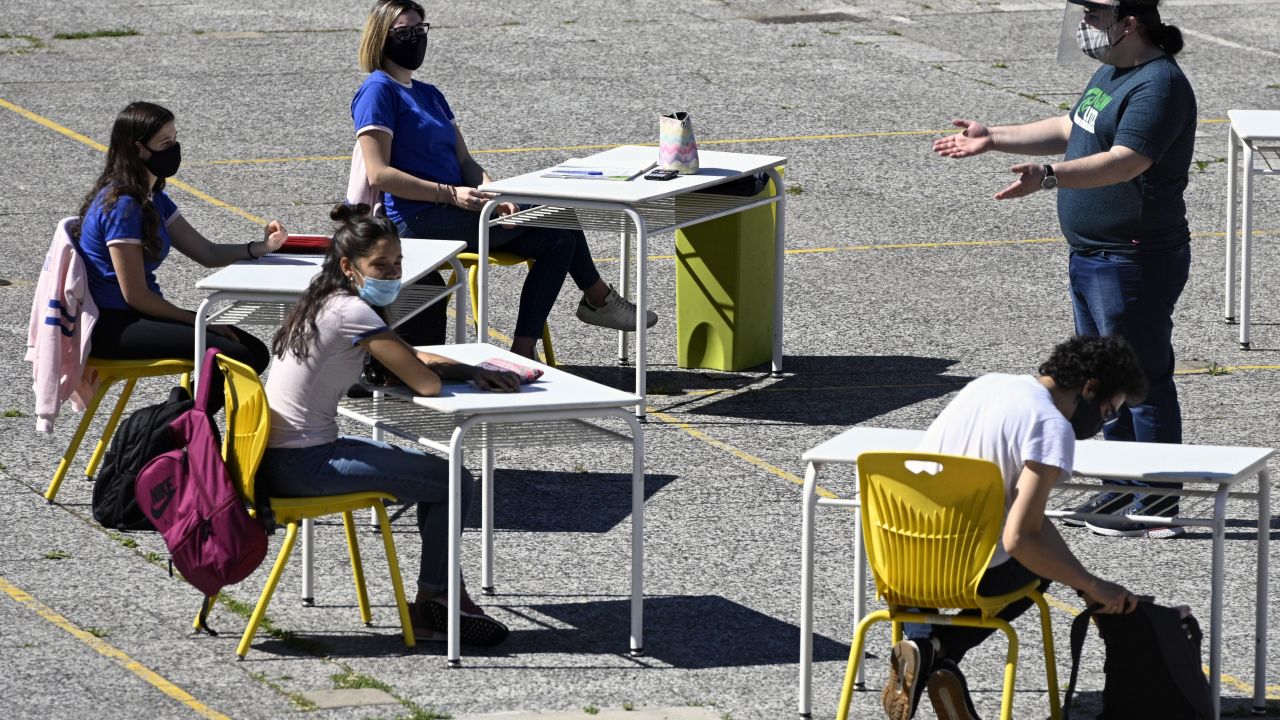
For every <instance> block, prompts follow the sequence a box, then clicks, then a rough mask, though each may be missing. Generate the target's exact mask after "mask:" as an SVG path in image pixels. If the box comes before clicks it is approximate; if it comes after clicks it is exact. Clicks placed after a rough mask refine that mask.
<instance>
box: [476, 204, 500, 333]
mask: <svg viewBox="0 0 1280 720" xmlns="http://www.w3.org/2000/svg"><path fill="white" fill-rule="evenodd" d="M498 202H499V200H498V198H497V197H494V198H492V199H491V200H489V202H487V203H485V204H484V207H483V208H482V209H481V210H480V232H479V236H480V237H479V240H478V247H477V248H476V250H478V251H479V252H478V254H479V256H480V257H479V258H477V259H476V297H477V298H479V299H480V302H479V303H478V305H479V307H475V308H472V311H474V312H475V314H476V342H489V217H490V216H491V215H492V214H493V210H494V208H496V207H498Z"/></svg>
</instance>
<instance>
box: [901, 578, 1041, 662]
mask: <svg viewBox="0 0 1280 720" xmlns="http://www.w3.org/2000/svg"><path fill="white" fill-rule="evenodd" d="M1032 580H1039V581H1040V584H1039V585H1038V586H1037V588H1036V589H1037V590H1039V591H1040V592H1044V591H1045V590H1048V589H1049V581H1048V580H1045V579H1044V578H1042V577H1038V576H1037V575H1036V574H1035V573H1033V572H1031V571H1030V570H1028V569H1027V568H1026V567H1025V566H1024V565H1023V564H1022V563H1020V562H1018V561H1017V560H1014V559H1013V558H1009V559H1008V560H1005V561H1004V562H1002V563H1000V564H999V565H996V566H995V567H989V568H987V571H986V572H984V573H983V574H982V579H981V580H979V581H978V594H979V595H982V596H984V597H993V596H996V595H1004V594H1005V593H1011V592H1013V591H1014V590H1017V589H1018V588H1021V587H1025V586H1026V585H1027V583H1029V582H1031V581H1032ZM1034 604H1035V601H1033V600H1032V599H1031V598H1028V597H1024V598H1019V599H1018V600H1015V601H1013V602H1011V603H1009V604H1008V605H1005V606H1004V607H1003V608H1000V611H999V612H997V613H996V617H998V618H1000V619H1001V620H1005V621H1007V622H1013V620H1014V619H1015V618H1017V617H1018V616H1020V615H1022V613H1024V612H1026V611H1027V609H1028V608H1030V607H1031V606H1032V605H1034ZM917 609H920V608H917ZM923 611H924V612H937V610H936V609H934V608H924V609H923ZM960 614H961V615H981V614H982V613H981V611H980V610H961V611H960ZM993 632H995V629H994V628H980V627H960V626H959V625H925V624H923V623H903V624H902V634H903V635H904V636H906V637H907V639H909V640H913V641H915V643H916V645H920V644H922V643H925V642H928V641H929V639H930V638H937V639H938V644H939V645H941V646H942V652H943V657H948V658H950V659H952V660H954V661H955V662H957V663H959V662H960V660H961V659H962V658H963V657H964V656H965V653H967V652H969V651H970V650H972V649H973V648H975V647H977V646H978V645H979V644H980V643H981V642H982V641H983V640H986V639H987V638H988V637H989V636H990V635H991V633H993Z"/></svg>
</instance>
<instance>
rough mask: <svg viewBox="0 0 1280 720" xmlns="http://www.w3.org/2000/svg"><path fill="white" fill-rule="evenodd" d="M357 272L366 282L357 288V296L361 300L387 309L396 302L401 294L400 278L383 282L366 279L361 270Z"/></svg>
mask: <svg viewBox="0 0 1280 720" xmlns="http://www.w3.org/2000/svg"><path fill="white" fill-rule="evenodd" d="M353 269H354V268H353ZM355 272H356V274H357V275H359V276H360V279H361V280H364V284H363V285H361V286H359V287H357V288H356V294H357V295H359V296H360V299H361V300H363V301H365V302H367V303H369V304H370V305H375V306H377V307H386V306H387V305H390V304H391V303H393V302H395V301H396V296H398V295H399V294H400V278H396V279H394V280H382V279H379V278H371V277H365V276H364V275H363V274H362V273H361V272H360V271H359V270H356V271H355Z"/></svg>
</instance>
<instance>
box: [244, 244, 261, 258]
mask: <svg viewBox="0 0 1280 720" xmlns="http://www.w3.org/2000/svg"><path fill="white" fill-rule="evenodd" d="M244 251H245V252H246V253H248V255H249V259H250V260H257V259H258V258H257V256H255V255H254V254H253V241H252V240H250V241H249V242H247V243H245V244H244Z"/></svg>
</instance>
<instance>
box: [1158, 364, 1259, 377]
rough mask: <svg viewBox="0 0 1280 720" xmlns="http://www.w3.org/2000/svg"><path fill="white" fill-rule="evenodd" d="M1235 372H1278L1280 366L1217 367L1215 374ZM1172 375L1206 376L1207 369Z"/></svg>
mask: <svg viewBox="0 0 1280 720" xmlns="http://www.w3.org/2000/svg"><path fill="white" fill-rule="evenodd" d="M1237 370H1239V371H1241V372H1251V371H1258V370H1280V365H1228V366H1226V367H1219V368H1218V369H1217V372H1220V373H1230V372H1236V371H1237ZM1173 374H1174V375H1208V374H1209V368H1196V369H1194V370H1176V371H1174V373H1173Z"/></svg>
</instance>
